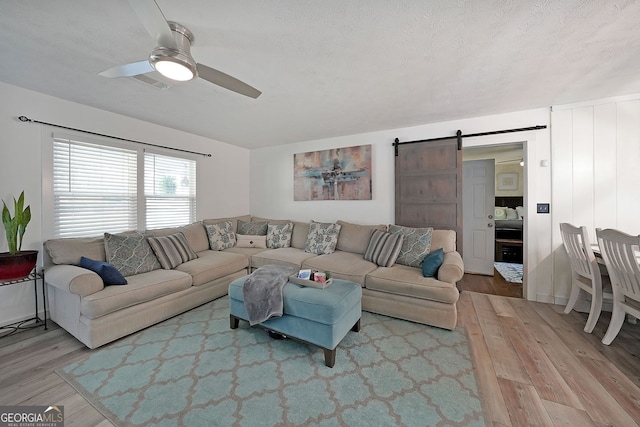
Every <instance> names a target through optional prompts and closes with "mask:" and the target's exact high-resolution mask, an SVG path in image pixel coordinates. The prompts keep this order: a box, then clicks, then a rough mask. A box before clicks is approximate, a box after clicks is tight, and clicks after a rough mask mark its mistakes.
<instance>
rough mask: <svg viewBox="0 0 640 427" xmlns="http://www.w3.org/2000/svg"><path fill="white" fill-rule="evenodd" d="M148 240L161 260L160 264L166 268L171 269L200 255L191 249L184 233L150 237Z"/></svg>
mask: <svg viewBox="0 0 640 427" xmlns="http://www.w3.org/2000/svg"><path fill="white" fill-rule="evenodd" d="M148 240H149V245H151V249H153V252H154V253H155V254H156V257H157V258H158V261H160V265H162V268H164V269H165V270H171V269H172V268H176V267H177V266H179V265H180V264H182V263H183V262H187V261H191V260H192V259H196V258H198V255H197V254H196V253H195V252H194V251H193V249H191V246H189V242H187V238H186V237H184V234H182V233H175V234H169V235H167V236H160V237H149V239H148Z"/></svg>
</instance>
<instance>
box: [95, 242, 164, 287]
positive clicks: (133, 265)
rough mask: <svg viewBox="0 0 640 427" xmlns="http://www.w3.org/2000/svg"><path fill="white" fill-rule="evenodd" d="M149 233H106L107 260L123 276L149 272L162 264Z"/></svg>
mask: <svg viewBox="0 0 640 427" xmlns="http://www.w3.org/2000/svg"><path fill="white" fill-rule="evenodd" d="M147 237H150V236H149V235H145V234H142V233H138V232H135V233H121V234H110V233H104V250H105V253H106V257H107V262H108V263H109V264H111V265H113V266H114V267H115V268H116V269H117V270H118V271H119V272H120V273H121V274H122V275H123V276H125V277H126V276H133V275H135V274H142V273H147V272H149V271H152V270H158V269H159V268H161V267H162V266H161V265H160V262H159V261H158V258H156V255H155V254H154V253H153V250H152V249H151V246H150V245H149V242H148V241H147Z"/></svg>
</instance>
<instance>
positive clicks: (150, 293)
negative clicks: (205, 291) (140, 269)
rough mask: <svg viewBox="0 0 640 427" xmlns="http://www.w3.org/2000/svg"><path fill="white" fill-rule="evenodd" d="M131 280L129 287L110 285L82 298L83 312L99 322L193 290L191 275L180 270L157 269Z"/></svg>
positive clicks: (137, 275) (81, 308)
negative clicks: (113, 314)
mask: <svg viewBox="0 0 640 427" xmlns="http://www.w3.org/2000/svg"><path fill="white" fill-rule="evenodd" d="M127 281H128V282H129V284H127V285H123V286H107V287H105V288H104V289H103V290H101V291H100V292H96V293H94V294H91V295H88V296H86V297H84V298H82V301H81V302H80V312H81V313H82V314H83V315H84V316H86V317H88V318H89V319H96V318H98V317H102V316H104V315H106V314H109V313H113V312H116V311H119V310H122V309H123V308H126V307H131V306H134V305H136V304H140V303H143V302H147V301H151V300H154V299H156V298H159V297H161V296H164V295H169V294H172V293H174V292H178V291H182V290H184V289H188V288H189V287H191V276H189V275H188V274H186V273H182V272H180V271H176V270H153V271H149V272H147V273H142V274H136V275H134V276H129V277H127Z"/></svg>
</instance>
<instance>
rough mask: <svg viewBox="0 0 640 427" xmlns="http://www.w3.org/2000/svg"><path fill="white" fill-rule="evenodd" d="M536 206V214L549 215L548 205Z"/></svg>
mask: <svg viewBox="0 0 640 427" xmlns="http://www.w3.org/2000/svg"><path fill="white" fill-rule="evenodd" d="M536 206H537V212H538V213H543V214H548V213H549V203H538V204H537V205H536Z"/></svg>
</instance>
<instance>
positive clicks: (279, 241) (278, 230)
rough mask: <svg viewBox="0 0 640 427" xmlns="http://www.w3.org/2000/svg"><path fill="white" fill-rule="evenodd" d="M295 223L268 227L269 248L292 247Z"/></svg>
mask: <svg viewBox="0 0 640 427" xmlns="http://www.w3.org/2000/svg"><path fill="white" fill-rule="evenodd" d="M292 232H293V223H292V222H288V223H286V224H269V225H268V226H267V247H268V248H270V249H277V248H288V247H291V234H292Z"/></svg>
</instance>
